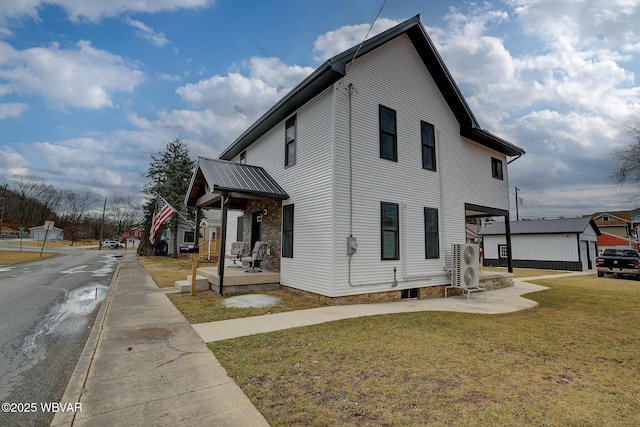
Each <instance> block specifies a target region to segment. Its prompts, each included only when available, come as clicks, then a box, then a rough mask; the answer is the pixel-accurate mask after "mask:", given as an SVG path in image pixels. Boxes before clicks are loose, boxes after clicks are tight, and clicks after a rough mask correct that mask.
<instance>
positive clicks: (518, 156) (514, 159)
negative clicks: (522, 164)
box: [507, 153, 524, 165]
mask: <svg viewBox="0 0 640 427" xmlns="http://www.w3.org/2000/svg"><path fill="white" fill-rule="evenodd" d="M522 154H524V153H522ZM522 154H518V155H517V156H516V157H515V158H513V159H511V160H509V161H508V162H507V164H508V165H510V164H511V163H513V162H515V161H516V160H518V159H519V158H520V157H522Z"/></svg>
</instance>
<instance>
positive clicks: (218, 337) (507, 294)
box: [193, 272, 593, 342]
mask: <svg viewBox="0 0 640 427" xmlns="http://www.w3.org/2000/svg"><path fill="white" fill-rule="evenodd" d="M587 274H593V273H592V272H575V273H561V274H551V275H547V276H537V277H531V278H523V279H514V286H513V287H510V288H504V289H496V290H493V291H488V292H487V294H486V297H487V298H486V299H484V293H482V292H477V293H473V294H472V295H471V298H470V299H469V300H468V301H467V297H466V296H462V295H458V296H454V297H449V298H433V299H423V300H407V301H399V302H388V303H381V304H357V305H341V306H329V307H320V308H312V309H308V310H298V311H289V312H286V313H277V314H267V315H264V316H256V317H245V318H242V319H233V320H222V321H219V322H210V323H199V324H195V325H193V329H195V331H196V332H197V333H198V335H200V337H201V338H202V340H203V341H205V342H214V341H222V340H226V339H230V338H237V337H243V336H247V335H255V334H261V333H265V332H273V331H279V330H282V329H289V328H297V327H300V326H309V325H317V324H319V323H325V322H332V321H334V320H340V319H349V318H354V317H365V316H376V315H380V314H391V313H411V312H416V311H457V312H465V313H484V314H501V313H510V312H514V311H519V310H524V309H526V308H531V307H535V306H536V305H538V303H537V302H535V301H532V300H530V299H526V298H522V297H521V295H523V294H527V293H530V292H537V291H542V290H545V289H548V288H547V287H545V286H539V285H534V284H533V283H528V282H527V280H540V279H550V278H555V277H568V276H575V275H587Z"/></svg>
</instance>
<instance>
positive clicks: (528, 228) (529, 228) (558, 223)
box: [480, 217, 601, 236]
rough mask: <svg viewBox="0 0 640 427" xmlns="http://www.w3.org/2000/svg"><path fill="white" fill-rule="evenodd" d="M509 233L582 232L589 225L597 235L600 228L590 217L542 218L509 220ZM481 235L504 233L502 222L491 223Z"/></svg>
mask: <svg viewBox="0 0 640 427" xmlns="http://www.w3.org/2000/svg"><path fill="white" fill-rule="evenodd" d="M509 225H510V229H511V235H514V234H560V233H584V231H585V230H586V229H587V227H588V226H589V225H590V226H591V227H593V230H594V231H595V232H596V234H597V235H598V236H599V235H600V234H601V233H600V230H599V229H598V226H597V225H596V223H595V222H594V221H593V219H592V218H585V217H582V218H563V219H542V220H533V221H510V223H509ZM480 234H482V235H483V236H495V235H501V234H504V222H496V223H493V224H491V225H490V226H489V227H487V228H485V229H484V230H483V231H482V232H480Z"/></svg>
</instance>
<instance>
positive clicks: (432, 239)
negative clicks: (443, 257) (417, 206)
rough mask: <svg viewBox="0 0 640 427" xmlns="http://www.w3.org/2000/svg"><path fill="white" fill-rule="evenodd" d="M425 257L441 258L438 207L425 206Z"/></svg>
mask: <svg viewBox="0 0 640 427" xmlns="http://www.w3.org/2000/svg"><path fill="white" fill-rule="evenodd" d="M424 247H425V258H426V259H434V258H440V235H439V233H438V209H434V208H424Z"/></svg>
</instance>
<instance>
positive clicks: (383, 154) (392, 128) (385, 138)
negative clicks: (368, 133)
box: [379, 105, 398, 162]
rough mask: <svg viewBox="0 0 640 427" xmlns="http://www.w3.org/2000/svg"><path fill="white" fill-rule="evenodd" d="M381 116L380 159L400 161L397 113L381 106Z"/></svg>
mask: <svg viewBox="0 0 640 427" xmlns="http://www.w3.org/2000/svg"><path fill="white" fill-rule="evenodd" d="M379 115H380V158H381V159H387V160H393V161H394V162H397V161H398V128H397V125H396V111H395V110H392V109H391V108H387V107H385V106H383V105H380V106H379Z"/></svg>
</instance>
